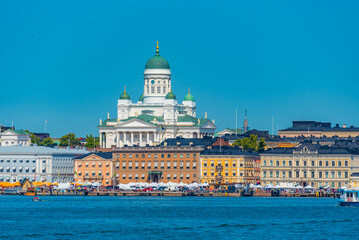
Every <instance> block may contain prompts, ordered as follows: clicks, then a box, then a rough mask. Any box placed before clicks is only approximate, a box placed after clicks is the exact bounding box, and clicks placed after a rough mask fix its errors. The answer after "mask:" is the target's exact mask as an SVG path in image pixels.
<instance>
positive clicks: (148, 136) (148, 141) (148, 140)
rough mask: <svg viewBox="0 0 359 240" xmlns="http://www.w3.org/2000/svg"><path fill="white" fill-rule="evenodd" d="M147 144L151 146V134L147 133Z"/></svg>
mask: <svg viewBox="0 0 359 240" xmlns="http://www.w3.org/2000/svg"><path fill="white" fill-rule="evenodd" d="M147 144H150V133H149V132H147Z"/></svg>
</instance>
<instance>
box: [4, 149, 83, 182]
mask: <svg viewBox="0 0 359 240" xmlns="http://www.w3.org/2000/svg"><path fill="white" fill-rule="evenodd" d="M86 153H88V151H87V150H84V149H58V148H50V147H40V146H10V147H0V181H6V182H18V181H21V180H22V179H25V178H28V179H29V180H31V181H46V182H72V181H73V177H74V160H73V159H74V158H75V157H77V156H80V155H83V154H86Z"/></svg>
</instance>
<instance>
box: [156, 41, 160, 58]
mask: <svg viewBox="0 0 359 240" xmlns="http://www.w3.org/2000/svg"><path fill="white" fill-rule="evenodd" d="M158 49H159V47H158V41H157V47H156V55H160V51H158Z"/></svg>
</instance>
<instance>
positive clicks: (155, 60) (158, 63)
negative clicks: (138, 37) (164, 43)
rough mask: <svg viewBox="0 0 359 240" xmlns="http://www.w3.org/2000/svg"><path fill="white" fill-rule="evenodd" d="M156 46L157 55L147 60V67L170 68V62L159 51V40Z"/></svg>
mask: <svg viewBox="0 0 359 240" xmlns="http://www.w3.org/2000/svg"><path fill="white" fill-rule="evenodd" d="M156 48H157V50H156V55H155V56H153V57H151V58H150V59H149V60H148V61H147V63H146V65H145V69H170V64H169V63H168V62H167V60H166V59H165V58H164V57H161V56H160V52H159V51H158V42H157V47H156Z"/></svg>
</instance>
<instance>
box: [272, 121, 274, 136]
mask: <svg viewBox="0 0 359 240" xmlns="http://www.w3.org/2000/svg"><path fill="white" fill-rule="evenodd" d="M273 135H274V116H273V117H272V137H273Z"/></svg>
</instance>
